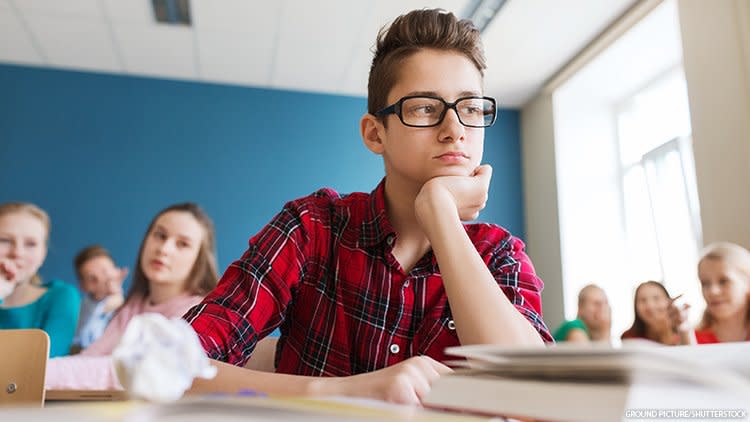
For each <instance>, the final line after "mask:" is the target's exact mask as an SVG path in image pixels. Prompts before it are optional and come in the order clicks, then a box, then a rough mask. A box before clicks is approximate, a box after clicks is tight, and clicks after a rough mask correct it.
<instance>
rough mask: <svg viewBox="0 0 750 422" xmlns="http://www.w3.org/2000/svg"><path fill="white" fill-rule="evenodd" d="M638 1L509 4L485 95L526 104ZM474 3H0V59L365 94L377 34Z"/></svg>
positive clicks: (491, 43) (496, 30) (491, 51)
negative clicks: (163, 9) (403, 21)
mask: <svg viewBox="0 0 750 422" xmlns="http://www.w3.org/2000/svg"><path fill="white" fill-rule="evenodd" d="M634 2H635V0H567V1H564V2H563V1H559V0H508V1H507V2H506V4H505V6H504V7H503V8H502V9H501V10H500V13H498V15H497V16H496V17H495V19H494V20H493V21H492V22H491V23H490V25H489V26H488V28H487V29H486V31H485V33H484V35H483V38H484V45H485V50H486V54H487V59H488V65H489V69H488V72H487V74H486V77H485V84H486V88H487V92H488V93H489V94H490V95H494V96H496V97H498V99H499V100H500V102H501V103H502V104H503V105H505V106H506V107H519V106H522V105H523V104H524V103H525V102H526V101H527V100H528V99H530V98H531V97H532V96H533V95H534V94H535V93H536V92H537V91H538V90H539V89H540V88H541V86H542V85H543V84H544V82H545V81H546V80H547V79H548V78H549V77H551V76H552V75H553V74H554V73H555V72H556V71H557V70H558V69H559V68H560V67H561V66H563V65H564V64H565V63H566V62H567V61H568V60H570V59H571V58H572V57H573V56H575V54H576V53H577V52H578V51H580V49H581V48H583V47H584V46H585V45H586V44H587V43H588V42H589V41H591V40H592V39H593V38H594V37H595V36H596V35H597V34H598V33H599V32H601V31H602V30H603V29H604V28H606V27H607V25H609V24H610V23H611V22H612V20H614V19H615V18H616V17H617V16H619V15H620V14H621V13H622V12H624V11H625V10H626V9H627V8H628V7H629V6H630V5H631V4H633V3H634ZM471 3H472V0H432V1H424V0H378V1H367V2H364V1H353V0H316V1H304V0H272V1H263V2H260V1H255V0H191V1H190V5H191V15H192V21H193V25H192V26H191V27H186V26H172V25H164V24H159V23H156V22H155V20H154V17H153V12H152V9H151V0H0V63H10V64H23V65H34V66H43V67H56V68H66V69H76V70H87V71H97V72H112V73H122V74H132V75H143V76H153V77H163V78H177V79H187V80H198V81H205V82H218V83H230V84H238V85H247V86H255V87H268V88H279V89H292V90H303V91H312V92H325V93H333V94H351V95H366V93H367V73H368V71H369V67H370V60H371V52H370V50H371V48H372V45H373V42H374V39H375V34H376V33H377V31H378V29H379V28H380V27H381V26H383V25H385V24H387V23H388V22H389V21H391V20H392V19H393V18H394V17H396V16H398V15H400V14H402V13H404V12H406V11H409V10H412V9H417V8H422V7H442V8H445V9H448V10H451V11H453V12H454V13H456V14H457V15H459V16H462V15H464V14H465V11H466V8H467V7H468V6H469V5H470V4H471Z"/></svg>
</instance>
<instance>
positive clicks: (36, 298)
mask: <svg viewBox="0 0 750 422" xmlns="http://www.w3.org/2000/svg"><path fill="white" fill-rule="evenodd" d="M49 230H50V222H49V217H48V216H47V213H45V212H44V211H43V210H41V209H40V208H39V207H37V206H35V205H33V204H28V203H15V202H13V203H7V204H2V205H0V329H8V328H39V329H42V330H44V331H46V332H47V334H48V335H49V338H50V357H55V356H63V355H66V354H68V350H70V345H71V343H72V341H73V334H74V333H75V329H76V324H77V323H78V310H79V306H80V296H79V295H78V291H77V290H76V288H75V287H73V286H71V285H69V284H67V283H64V282H62V281H59V280H52V281H49V282H47V283H44V284H43V283H42V282H41V278H40V277H39V275H38V274H37V271H38V270H39V267H41V266H42V263H43V262H44V258H45V257H46V256H47V241H48V239H49Z"/></svg>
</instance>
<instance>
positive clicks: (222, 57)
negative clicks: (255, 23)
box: [197, 22, 275, 86]
mask: <svg viewBox="0 0 750 422" xmlns="http://www.w3.org/2000/svg"><path fill="white" fill-rule="evenodd" d="M265 24H266V25H269V23H268V22H266V23H265ZM273 37H274V32H273V31H259V32H258V33H257V34H254V35H250V34H248V33H245V32H241V33H238V32H219V31H209V30H200V32H199V33H198V34H197V42H198V51H199V52H200V63H199V68H200V70H201V77H202V78H203V79H205V80H211V81H217V82H229V83H238V84H248V85H255V86H267V85H268V82H269V80H270V79H271V63H272V60H273V54H274V51H275V49H274V46H273Z"/></svg>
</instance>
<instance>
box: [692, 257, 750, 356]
mask: <svg viewBox="0 0 750 422" xmlns="http://www.w3.org/2000/svg"><path fill="white" fill-rule="evenodd" d="M698 277H699V278H700V281H701V291H702V292H703V297H704V298H705V299H706V310H705V312H704V313H703V320H702V321H701V323H700V324H699V325H698V328H697V329H696V330H695V337H696V339H697V341H698V343H724V342H728V341H748V340H750V252H748V250H747V249H745V248H743V247H742V246H739V245H736V244H734V243H729V242H719V243H714V244H711V245H708V246H707V247H706V248H705V249H704V250H703V254H702V255H701V259H700V261H699V262H698Z"/></svg>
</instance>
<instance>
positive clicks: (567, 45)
mask: <svg viewBox="0 0 750 422" xmlns="http://www.w3.org/2000/svg"><path fill="white" fill-rule="evenodd" d="M633 3H634V0H577V1H576V7H570V4H568V3H567V2H558V1H551V0H524V1H509V2H507V3H506V4H505V6H504V7H503V8H502V9H501V10H500V12H499V13H498V15H497V16H496V17H495V19H494V20H493V21H492V22H491V23H490V25H489V26H488V27H487V30H486V31H485V32H484V34H483V41H484V46H485V51H486V52H487V67H488V69H487V72H486V76H485V86H486V88H487V92H488V93H489V94H490V95H495V96H497V97H498V101H500V103H502V104H504V105H506V106H511V107H518V106H522V105H523V104H524V103H526V101H528V100H529V99H530V98H531V96H533V94H534V93H536V92H538V90H539V89H540V88H541V87H542V86H543V84H544V82H545V81H546V80H547V79H549V78H550V77H551V76H552V75H554V74H555V72H557V70H559V69H560V68H561V67H562V66H563V65H565V64H566V63H567V62H568V61H569V60H571V59H572V58H573V57H575V55H576V54H577V53H578V52H579V51H580V50H581V48H583V47H584V46H585V45H586V44H588V43H589V42H590V41H592V40H593V39H594V38H595V37H596V36H597V35H598V34H599V33H600V32H601V31H602V30H604V29H605V28H606V27H607V26H608V25H609V24H610V23H611V22H612V21H613V20H614V19H615V18H617V17H618V16H619V15H620V14H622V13H623V12H624V11H625V10H626V9H627V8H628V7H629V6H630V5H632V4H633Z"/></svg>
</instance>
